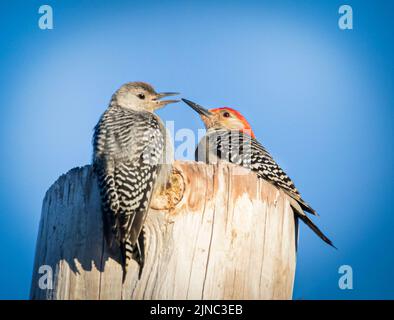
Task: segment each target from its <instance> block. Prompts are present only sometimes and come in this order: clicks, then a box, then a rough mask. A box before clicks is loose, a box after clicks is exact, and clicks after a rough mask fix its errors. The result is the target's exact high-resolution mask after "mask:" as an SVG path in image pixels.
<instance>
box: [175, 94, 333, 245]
mask: <svg viewBox="0 0 394 320" xmlns="http://www.w3.org/2000/svg"><path fill="white" fill-rule="evenodd" d="M182 100H183V101H184V102H185V103H186V104H188V105H189V106H190V107H192V108H193V109H194V110H195V111H196V112H197V113H198V114H199V115H200V117H201V119H202V120H203V122H204V124H205V128H206V129H207V133H206V135H205V136H204V137H203V138H202V139H201V141H200V142H199V144H198V147H197V149H196V153H195V157H196V160H197V161H203V162H206V163H216V162H217V161H218V160H225V161H228V162H231V163H234V164H237V165H240V166H243V167H245V168H247V169H250V170H252V171H253V172H255V173H256V174H257V176H258V177H259V178H260V179H264V180H266V181H268V182H270V183H272V184H273V185H275V186H276V187H279V188H280V189H282V190H283V191H284V192H285V193H286V194H287V195H288V199H289V201H290V204H291V207H292V208H293V211H294V212H295V213H296V215H297V216H298V217H299V218H300V219H301V220H302V221H303V222H304V223H306V224H307V225H308V226H309V227H310V228H311V229H312V230H313V231H314V232H315V233H316V234H317V235H318V236H319V237H320V238H321V239H322V240H324V241H325V242H326V243H328V244H329V245H331V246H334V245H333V244H332V242H331V240H330V239H328V238H327V237H326V236H325V235H324V234H323V232H322V231H320V229H319V228H318V227H317V226H316V225H315V224H314V223H313V222H312V220H310V219H309V217H308V216H307V215H306V214H305V213H304V211H306V212H309V213H312V214H314V215H317V214H316V212H315V210H313V209H312V207H311V206H310V205H309V204H308V203H306V202H305V201H304V200H303V199H302V198H301V195H300V193H299V192H298V190H297V189H296V187H295V186H294V183H293V182H292V181H291V179H290V178H289V177H288V176H287V174H286V173H285V172H284V171H283V170H282V169H281V168H280V167H279V166H278V165H277V164H276V162H275V160H274V159H273V158H272V156H271V155H270V154H269V153H268V151H267V150H266V149H265V148H264V147H263V146H262V145H261V144H260V143H259V142H258V141H257V140H256V139H255V135H254V133H253V131H252V129H251V127H250V125H249V123H248V121H247V120H246V119H245V118H244V116H242V114H241V113H239V112H238V111H236V110H234V109H231V108H228V107H224V108H215V109H210V110H207V109H205V108H203V107H202V106H200V105H198V104H197V103H194V102H192V101H189V100H186V99H182Z"/></svg>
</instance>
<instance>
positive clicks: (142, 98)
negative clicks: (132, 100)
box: [137, 93, 145, 100]
mask: <svg viewBox="0 0 394 320" xmlns="http://www.w3.org/2000/svg"><path fill="white" fill-rule="evenodd" d="M137 97H138V98H140V99H141V100H144V99H145V95H144V94H143V93H139V94H138V95H137Z"/></svg>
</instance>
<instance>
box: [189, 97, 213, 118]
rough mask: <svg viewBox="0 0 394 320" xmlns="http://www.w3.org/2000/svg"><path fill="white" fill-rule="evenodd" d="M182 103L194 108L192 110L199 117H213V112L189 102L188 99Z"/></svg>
mask: <svg viewBox="0 0 394 320" xmlns="http://www.w3.org/2000/svg"><path fill="white" fill-rule="evenodd" d="M182 101H183V102H184V103H186V104H187V105H189V106H190V107H192V109H193V110H194V111H196V112H197V113H198V114H199V115H202V116H205V117H208V118H209V117H211V116H212V112H211V111H209V110H208V109H205V108H204V107H202V106H200V105H199V104H197V103H195V102H193V101H190V100H187V99H182Z"/></svg>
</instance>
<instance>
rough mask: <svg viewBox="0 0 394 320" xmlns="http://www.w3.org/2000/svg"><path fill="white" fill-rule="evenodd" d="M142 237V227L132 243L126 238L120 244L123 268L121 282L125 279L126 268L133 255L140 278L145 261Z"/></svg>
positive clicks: (143, 235)
mask: <svg viewBox="0 0 394 320" xmlns="http://www.w3.org/2000/svg"><path fill="white" fill-rule="evenodd" d="M144 237H145V233H144V229H142V230H141V233H140V235H139V237H138V240H137V241H136V243H135V244H134V245H133V244H132V243H131V242H130V241H129V240H126V241H125V242H124V243H122V245H121V254H122V269H123V277H122V283H124V281H125V280H126V275H127V268H128V266H129V262H130V260H131V259H133V257H134V258H135V259H136V260H137V263H138V265H139V272H138V279H141V274H142V270H143V268H144V263H145V248H144V240H145V239H144Z"/></svg>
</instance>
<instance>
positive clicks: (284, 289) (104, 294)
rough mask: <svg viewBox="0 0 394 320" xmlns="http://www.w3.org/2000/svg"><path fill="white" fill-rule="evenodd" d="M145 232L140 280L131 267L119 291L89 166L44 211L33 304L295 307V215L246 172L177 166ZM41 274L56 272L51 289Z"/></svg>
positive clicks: (57, 187)
mask: <svg viewBox="0 0 394 320" xmlns="http://www.w3.org/2000/svg"><path fill="white" fill-rule="evenodd" d="M145 233H146V240H145V241H146V246H145V250H146V263H145V267H144V269H143V272H142V275H141V278H140V279H138V271H139V268H138V265H137V263H135V262H134V261H133V262H132V263H131V264H130V266H129V270H128V274H127V278H126V281H125V283H124V284H122V268H121V266H120V264H119V259H120V253H119V250H118V249H117V248H108V247H107V245H106V242H105V240H104V237H103V227H102V219H101V210H100V200H99V191H98V186H97V181H96V177H95V175H94V173H93V171H92V168H91V166H85V167H83V168H75V169H72V170H71V171H69V172H68V173H67V174H65V175H63V176H61V177H60V178H59V179H58V180H57V181H56V182H55V183H54V185H52V187H51V188H50V189H49V190H48V192H47V194H46V196H45V199H44V202H43V208H42V217H41V222H40V228H39V234H38V240H37V248H36V258H35V264H34V270H33V279H32V287H31V298H32V299H291V298H292V290H293V281H294V273H295V261H296V226H295V220H294V215H293V211H292V209H291V208H290V205H289V202H288V200H287V198H286V196H285V195H284V193H283V192H282V191H280V190H278V189H277V188H275V187H274V186H272V185H270V184H269V183H267V182H265V181H261V180H259V179H257V177H256V175H255V174H253V173H250V172H248V171H246V170H245V169H242V168H239V167H236V166H234V165H231V164H227V163H219V164H218V165H206V164H202V163H196V162H179V161H177V162H176V163H175V174H174V175H173V178H172V186H171V188H170V189H169V190H167V192H166V194H163V195H160V196H157V197H155V199H154V200H153V203H152V205H151V209H150V211H149V214H148V217H147V220H146V223H145ZM43 265H46V266H50V267H51V270H52V271H53V276H52V279H50V278H49V279H46V281H44V284H45V285H44V287H43V286H42V283H43V281H42V280H43V279H42V277H44V276H48V274H45V272H44V273H43V274H41V273H42V272H43V271H42V268H44V269H45V268H46V269H45V270H48V267H41V269H40V266H43ZM40 272H41V273H40ZM49 275H50V274H49ZM40 283H41V285H39V284H40ZM48 284H49V285H48ZM40 287H41V288H40Z"/></svg>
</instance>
